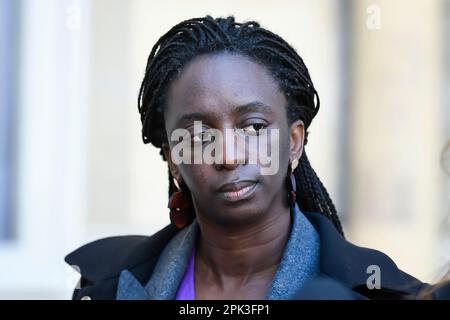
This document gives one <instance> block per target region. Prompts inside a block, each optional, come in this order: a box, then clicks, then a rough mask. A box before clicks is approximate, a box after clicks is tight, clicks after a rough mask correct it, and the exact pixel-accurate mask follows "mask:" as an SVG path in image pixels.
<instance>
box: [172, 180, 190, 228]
mask: <svg viewBox="0 0 450 320" xmlns="http://www.w3.org/2000/svg"><path fill="white" fill-rule="evenodd" d="M174 183H175V185H176V187H177V188H178V191H175V192H174V193H172V195H171V196H170V198H169V204H168V208H169V209H170V222H171V223H172V224H174V225H175V227H177V229H183V228H184V227H185V226H187V225H188V224H190V223H191V222H192V220H193V218H194V214H193V210H192V205H191V203H190V201H189V199H188V198H187V197H186V196H185V195H184V194H183V192H182V190H181V189H180V187H179V185H178V182H176V180H175V179H174Z"/></svg>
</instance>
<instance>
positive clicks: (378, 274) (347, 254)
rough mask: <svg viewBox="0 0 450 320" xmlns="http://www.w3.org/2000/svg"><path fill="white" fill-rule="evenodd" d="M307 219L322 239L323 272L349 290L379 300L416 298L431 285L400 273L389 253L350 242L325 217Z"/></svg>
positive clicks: (306, 214)
mask: <svg viewBox="0 0 450 320" xmlns="http://www.w3.org/2000/svg"><path fill="white" fill-rule="evenodd" d="M305 216H306V217H307V218H308V220H309V221H310V222H311V224H312V225H313V226H314V227H315V228H316V230H317V231H318V233H319V236H320V264H321V271H322V272H323V273H324V274H325V275H326V276H328V277H330V278H332V279H334V280H336V281H339V282H340V283H342V284H343V285H345V286H346V287H347V288H350V289H352V290H353V291H356V292H358V293H360V294H362V295H364V296H366V297H368V298H376V297H382V296H386V295H387V293H389V292H402V293H405V294H409V295H416V294H417V293H418V292H419V291H420V290H423V289H424V288H425V287H427V286H428V285H427V284H424V283H422V282H421V281H419V280H418V279H416V278H414V277H413V276H411V275H409V274H407V273H405V272H403V271H402V270H400V269H399V268H398V267H397V265H396V264H395V262H394V261H393V260H392V259H391V258H390V257H389V256H388V255H386V254H385V253H383V252H381V251H378V250H374V249H370V248H364V247H360V246H357V245H354V244H352V243H351V242H349V241H347V240H346V239H345V238H344V237H343V236H342V235H341V234H339V232H337V230H336V228H335V227H334V225H333V223H332V222H331V220H330V219H328V218H327V217H325V216H324V215H323V214H320V213H315V212H305ZM368 282H376V284H379V287H380V288H381V289H382V290H370V289H368V285H367V283H368Z"/></svg>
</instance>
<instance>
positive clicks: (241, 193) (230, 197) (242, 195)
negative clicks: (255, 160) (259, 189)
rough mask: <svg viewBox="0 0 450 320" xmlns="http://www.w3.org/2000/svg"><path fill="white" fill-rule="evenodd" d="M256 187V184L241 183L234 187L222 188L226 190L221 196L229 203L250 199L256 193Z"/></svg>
mask: <svg viewBox="0 0 450 320" xmlns="http://www.w3.org/2000/svg"><path fill="white" fill-rule="evenodd" d="M256 186H257V183H256V182H248V183H240V184H236V185H235V186H233V187H226V186H225V187H224V188H222V189H225V190H220V191H219V194H221V195H222V197H223V198H224V199H225V200H227V201H231V202H236V201H240V200H244V199H247V198H249V197H250V196H251V195H252V194H253V192H254V191H255V189H256Z"/></svg>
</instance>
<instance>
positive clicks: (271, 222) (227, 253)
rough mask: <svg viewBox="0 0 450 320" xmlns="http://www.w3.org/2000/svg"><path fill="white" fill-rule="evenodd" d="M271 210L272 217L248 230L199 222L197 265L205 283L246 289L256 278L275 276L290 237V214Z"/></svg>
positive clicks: (247, 227) (286, 211)
mask: <svg viewBox="0 0 450 320" xmlns="http://www.w3.org/2000/svg"><path fill="white" fill-rule="evenodd" d="M269 210H270V211H269V212H270V214H267V215H265V216H264V217H263V218H261V219H260V220H259V221H255V223H253V224H251V225H246V227H245V228H231V227H223V226H220V225H217V224H213V223H205V222H204V221H202V219H198V223H199V226H200V230H201V237H200V239H199V240H200V241H199V247H198V256H197V258H198V266H199V268H200V269H201V270H202V275H203V276H204V279H205V280H206V281H208V282H210V281H212V282H214V283H216V284H217V285H218V286H221V287H223V286H224V284H231V283H235V284H236V285H238V286H243V285H245V284H247V283H249V282H251V281H252V279H254V278H260V277H268V276H273V275H274V274H275V272H276V270H277V267H278V264H279V262H280V260H281V258H282V255H283V251H284V247H285V245H286V242H287V240H288V237H289V234H290V226H291V215H290V210H289V208H288V207H285V206H283V207H282V208H280V209H278V210H273V209H269Z"/></svg>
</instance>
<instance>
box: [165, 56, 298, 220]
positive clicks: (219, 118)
mask: <svg viewBox="0 0 450 320" xmlns="http://www.w3.org/2000/svg"><path fill="white" fill-rule="evenodd" d="M166 101H167V104H166V108H165V112H164V117H165V126H166V131H167V135H168V141H169V145H168V146H167V145H166V144H165V145H164V146H163V150H164V152H165V155H166V158H167V159H168V162H169V167H170V169H171V172H172V175H173V176H174V177H175V178H176V179H177V180H178V181H181V180H182V181H184V183H185V184H186V185H187V186H188V188H189V190H190V191H191V195H192V200H193V202H194V206H195V209H196V212H197V215H198V218H199V219H200V220H203V221H210V222H214V223H219V224H220V225H235V226H242V225H243V224H246V223H251V222H252V221H255V219H261V218H264V217H267V216H266V215H270V213H271V212H272V211H274V210H280V209H282V208H285V207H286V206H287V201H286V198H287V191H286V187H285V177H286V173H287V166H288V163H289V160H292V159H294V158H297V159H298V158H299V157H300V155H301V152H302V150H303V135H304V127H303V122H302V121H300V120H299V121H297V122H295V123H293V124H292V125H291V126H289V125H288V120H287V116H286V104H287V101H286V98H285V96H284V94H283V93H282V92H281V91H280V89H279V87H278V85H277V84H276V82H275V80H274V79H273V77H272V76H271V75H270V73H269V71H268V70H267V69H266V68H265V67H264V66H262V65H260V64H258V63H256V62H254V61H252V60H251V59H249V58H247V57H245V56H242V55H232V54H229V53H220V54H209V55H201V56H198V57H196V58H195V59H194V60H192V61H191V62H190V63H188V64H187V66H186V67H185V68H184V69H183V71H182V72H181V74H180V75H179V76H178V77H177V78H176V79H175V80H174V81H172V83H171V84H170V86H169V90H168V96H167V100H166ZM194 121H201V130H203V131H204V130H208V129H216V130H218V131H217V132H221V133H223V137H224V140H223V148H222V152H221V153H220V152H219V154H220V157H221V159H222V160H223V161H221V163H222V164H220V163H219V161H216V162H215V163H213V164H207V163H205V162H204V161H202V163H201V164H187V163H182V164H178V165H175V164H174V161H173V159H172V157H171V155H170V150H172V149H173V148H174V146H175V145H176V144H177V143H178V141H171V134H172V132H173V131H174V130H175V129H186V130H188V131H189V132H190V134H191V135H192V136H194ZM262 128H265V129H267V132H268V134H267V136H266V138H267V139H266V140H264V141H266V142H263V143H266V145H267V148H268V150H272V152H271V154H272V158H271V161H272V164H273V162H274V161H278V168H277V169H278V170H276V171H275V172H272V173H274V174H263V171H264V170H261V169H262V167H266V168H267V167H268V165H267V163H265V164H261V161H256V162H255V161H253V162H250V161H249V154H250V153H252V152H253V154H254V153H255V152H256V153H257V152H258V150H259V151H261V150H260V149H258V150H256V149H255V148H254V147H251V146H249V144H248V143H247V144H246V147H248V149H247V150H248V152H246V153H245V154H243V155H239V153H238V152H237V150H236V149H235V140H234V139H227V136H226V135H225V130H226V129H233V130H235V129H241V130H237V132H238V135H237V136H238V138H237V139H243V138H244V140H241V141H247V142H248V141H249V140H245V137H246V136H247V135H249V136H254V135H255V134H256V133H257V132H258V130H260V129H262ZM274 129H277V130H274ZM261 132H262V131H259V133H261ZM274 132H277V134H278V138H277V139H276V140H277V141H275V142H276V143H274V141H273V140H272V141H271V139H270V137H272V136H273V137H275V136H276V135H273V134H272V133H274ZM239 137H240V138H239ZM202 138H203V136H202V135H198V136H196V137H193V142H192V143H193V144H194V143H200V145H203V147H205V144H208V143H210V142H203V141H201V140H202ZM258 138H262V136H259V137H258ZM199 141H200V142H199ZM260 141H261V140H260ZM275 147H277V148H279V152H278V154H279V156H277V157H276V159H275V156H274V155H275V154H276V152H274V151H273V149H271V148H275ZM252 148H253V149H252ZM232 149H233V150H234V154H233V153H232V152H231V150H232ZM216 159H217V158H216ZM230 162H234V163H232V164H230ZM238 162H239V163H238ZM273 167H275V166H272V168H273Z"/></svg>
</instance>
